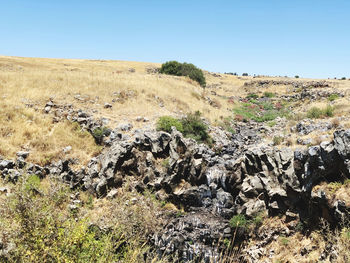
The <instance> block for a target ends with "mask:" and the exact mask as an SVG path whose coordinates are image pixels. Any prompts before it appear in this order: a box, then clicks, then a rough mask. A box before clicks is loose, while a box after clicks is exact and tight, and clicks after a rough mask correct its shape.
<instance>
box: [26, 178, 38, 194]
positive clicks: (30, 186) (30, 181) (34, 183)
mask: <svg viewBox="0 0 350 263" xmlns="http://www.w3.org/2000/svg"><path fill="white" fill-rule="evenodd" d="M26 179H27V180H26V182H25V190H27V191H31V190H38V188H39V186H40V178H39V176H37V175H29V176H28V177H27V178H26Z"/></svg>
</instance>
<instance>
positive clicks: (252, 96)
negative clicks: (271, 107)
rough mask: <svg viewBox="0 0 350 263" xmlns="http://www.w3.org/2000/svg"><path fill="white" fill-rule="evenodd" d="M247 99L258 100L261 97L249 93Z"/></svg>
mask: <svg viewBox="0 0 350 263" xmlns="http://www.w3.org/2000/svg"><path fill="white" fill-rule="evenodd" d="M246 98H247V99H257V98H259V96H258V95H257V94H255V93H249V94H248V95H247V97H246Z"/></svg>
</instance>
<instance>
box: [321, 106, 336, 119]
mask: <svg viewBox="0 0 350 263" xmlns="http://www.w3.org/2000/svg"><path fill="white" fill-rule="evenodd" d="M323 115H325V116H326V117H333V115H334V108H333V107H332V106H330V105H328V106H327V107H326V108H324V109H323Z"/></svg>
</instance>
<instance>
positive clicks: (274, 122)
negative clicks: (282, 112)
mask: <svg viewBox="0 0 350 263" xmlns="http://www.w3.org/2000/svg"><path fill="white" fill-rule="evenodd" d="M276 124H277V122H276V121H269V122H268V123H267V125H268V126H269V127H271V128H272V127H273V126H275V125H276Z"/></svg>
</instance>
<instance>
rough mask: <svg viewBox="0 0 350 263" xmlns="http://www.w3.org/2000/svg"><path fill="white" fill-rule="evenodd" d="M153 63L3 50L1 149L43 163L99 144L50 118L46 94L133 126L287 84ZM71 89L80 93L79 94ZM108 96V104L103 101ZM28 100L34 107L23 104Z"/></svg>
mask: <svg viewBox="0 0 350 263" xmlns="http://www.w3.org/2000/svg"><path fill="white" fill-rule="evenodd" d="M158 67H160V64H156V63H143V62H127V61H109V60H81V59H45V58H21V57H5V56H0V94H1V95H0V108H1V118H0V143H1V147H0V154H1V155H3V156H5V157H7V156H8V157H13V156H14V153H15V152H16V151H18V150H21V149H26V150H30V151H31V152H32V154H31V155H30V158H31V160H32V161H36V162H41V163H43V162H45V161H47V160H50V159H57V157H58V156H60V154H61V151H62V148H63V147H65V146H68V145H70V146H72V147H73V151H72V153H71V157H75V158H79V159H80V160H81V161H82V162H84V161H86V160H88V159H89V158H91V156H92V155H94V154H95V153H96V152H97V150H98V149H96V148H95V145H94V142H93V140H92V138H91V137H82V135H81V134H80V133H76V132H73V133H72V128H71V127H70V124H69V123H60V124H53V123H51V119H50V117H48V116H46V115H44V114H42V109H43V107H44V105H45V102H47V100H48V99H49V98H52V99H53V100H54V102H55V103H58V104H61V103H62V104H66V103H70V104H73V106H74V108H76V109H79V108H80V109H83V110H88V111H90V110H91V109H95V110H97V112H95V113H94V117H105V118H108V119H110V124H109V125H110V126H111V128H114V127H115V126H116V125H117V124H118V123H120V122H132V123H133V124H134V126H135V127H140V126H142V125H144V124H143V123H138V122H136V121H135V120H136V117H137V116H143V117H147V118H148V119H150V121H151V122H150V123H151V125H152V124H154V122H155V121H156V120H157V119H158V117H160V116H163V115H183V114H186V113H188V112H193V111H197V110H199V111H201V112H202V113H203V116H204V117H206V118H207V119H208V120H209V121H211V122H212V123H220V121H221V120H222V119H223V118H225V117H228V116H232V108H233V106H234V104H233V103H236V102H237V99H238V96H245V95H246V94H248V93H251V92H258V93H259V94H260V93H261V94H262V93H263V92H265V91H270V92H274V93H279V94H283V93H288V92H289V91H288V87H285V86H283V87H281V86H271V87H268V88H258V89H257V88H255V87H246V86H243V84H244V83H245V82H246V81H250V80H252V77H237V76H231V75H225V74H211V73H209V72H205V76H206V79H207V88H205V89H203V88H201V87H200V86H199V85H198V84H197V83H196V82H194V81H192V80H190V79H189V78H186V77H175V76H167V75H160V74H149V73H148V72H147V71H148V69H155V68H158ZM261 79H281V78H271V77H270V78H268V77H263V78H261ZM299 81H303V80H302V79H299ZM332 83H335V84H334V85H336V87H337V88H339V89H340V90H347V89H348V87H349V86H350V85H349V83H350V82H349V81H340V80H337V81H336V80H332ZM76 95H80V98H83V100H77V99H76V98H75V96H76ZM229 97H231V98H233V100H232V99H230V100H229V99H228V98H229ZM209 100H210V101H211V102H212V103H211V104H210V103H209ZM106 102H108V103H111V104H112V105H113V107H112V108H111V109H105V108H104V107H103V106H104V103H106ZM26 104H30V105H32V106H33V108H32V109H28V108H25V105H26ZM334 104H335V106H336V109H337V110H336V112H339V113H340V114H346V113H348V112H349V111H350V108H348V106H347V99H341V100H339V101H335V102H334ZM302 106H303V105H301V107H300V109H301V110H303V107H302ZM307 106H308V107H309V106H310V105H307ZM308 107H305V108H304V110H303V111H306V110H307V108H308ZM83 142H84V143H83Z"/></svg>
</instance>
